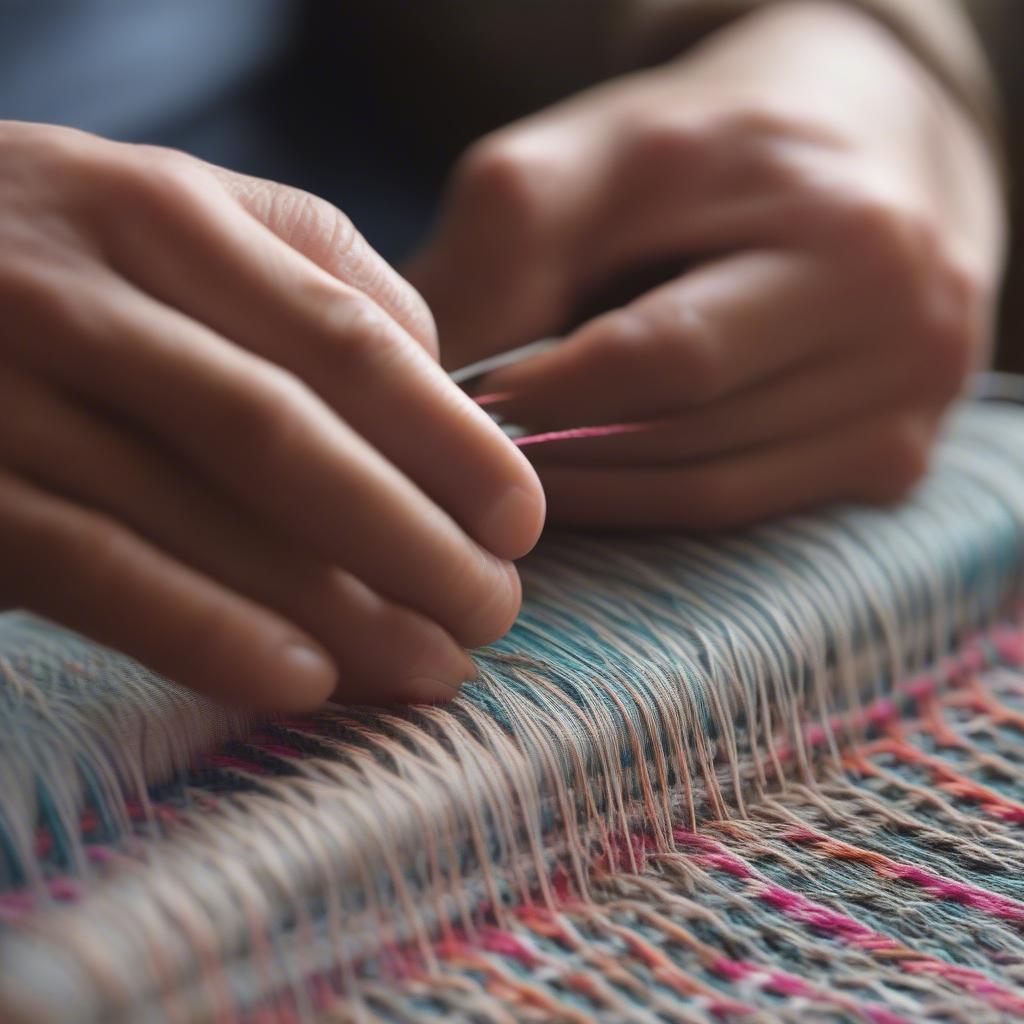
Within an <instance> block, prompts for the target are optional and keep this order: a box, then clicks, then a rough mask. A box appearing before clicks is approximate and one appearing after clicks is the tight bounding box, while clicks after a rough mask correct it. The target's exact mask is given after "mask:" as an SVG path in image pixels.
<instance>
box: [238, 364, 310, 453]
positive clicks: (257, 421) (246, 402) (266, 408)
mask: <svg viewBox="0 0 1024 1024" xmlns="http://www.w3.org/2000/svg"><path fill="white" fill-rule="evenodd" d="M308 399H309V393H308V391H307V389H306V387H305V385H304V384H303V383H302V382H301V381H300V380H299V379H298V378H297V377H294V376H293V375H291V374H290V373H288V372H287V371H285V370H279V369H274V370H272V371H270V372H269V373H267V374H266V376H265V378H264V379H263V380H258V381H251V380H250V381H248V382H247V383H246V385H245V386H244V387H240V388H239V389H238V390H237V392H236V393H235V394H234V395H233V396H231V401H230V402H229V403H226V406H227V407H228V408H229V409H230V413H229V417H228V418H229V423H230V428H229V430H230V433H229V434H228V436H229V437H231V438H233V441H234V444H233V445H232V447H233V448H234V449H235V451H236V452H238V453H239V455H240V457H241V458H242V460H243V461H244V462H245V463H247V464H248V465H249V466H255V468H259V467H261V466H266V465H267V464H278V463H279V462H280V461H281V460H287V459H289V458H290V456H291V455H293V454H294V452H295V451H296V450H297V449H299V448H300V447H301V446H302V443H303V439H304V438H305V437H306V436H307V435H308V431H309V424H308V419H309V417H308V407H307V406H308Z"/></svg>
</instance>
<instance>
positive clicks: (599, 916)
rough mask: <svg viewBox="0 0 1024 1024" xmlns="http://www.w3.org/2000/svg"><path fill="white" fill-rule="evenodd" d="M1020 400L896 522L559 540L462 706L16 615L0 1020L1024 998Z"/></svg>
mask: <svg viewBox="0 0 1024 1024" xmlns="http://www.w3.org/2000/svg"><path fill="white" fill-rule="evenodd" d="M1022 569H1024V412H1022V411H1021V410H1019V409H1017V408H1015V407H1013V406H1011V405H1008V404H1002V403H981V402H967V403H965V404H964V405H963V407H962V408H960V409H959V410H958V411H957V412H956V414H955V415H954V416H953V417H952V419H951V421H950V423H949V425H948V428H947V430H946V434H945V437H944V439H943V441H942V443H941V445H940V448H939V451H938V453H937V456H936V459H935V466H934V469H933V471H932V472H931V474H930V476H929V477H928V478H927V480H926V481H925V482H924V483H923V485H922V486H921V487H920V488H919V489H918V490H917V492H916V493H915V494H914V496H913V497H912V498H911V499H910V500H909V501H907V502H906V503H905V504H902V505H900V506H899V507H897V508H891V509H867V508H860V507H852V506H851V507H837V508H830V509H826V510H823V511H819V512H815V513H814V514H807V515H801V516H797V517H793V518H790V519H787V520H785V521H781V522H777V523H772V524H768V525H765V526H762V527H760V528H758V529H755V530H753V531H750V532H747V533H744V534H740V535H736V536H731V537H727V538H722V539H718V540H714V541H706V540H697V539H693V538H686V537H677V536H676V537H672V536H649V537H632V538H623V537H612V536H593V535H591V536H578V535H571V534H564V535H554V536H550V537H547V538H546V539H545V540H544V541H543V542H542V544H541V546H540V547H539V548H538V550H537V551H536V552H535V553H534V554H533V555H531V556H530V557H529V558H528V559H527V560H526V561H525V562H524V564H523V578H524V586H525V594H526V600H525V604H524V608H523V612H522V615H521V617H520V619H519V621H518V623H517V624H516V626H515V627H514V629H513V630H512V632H511V633H510V634H509V635H508V636H506V637H505V638H504V639H502V640H501V641H500V642H498V643H496V644H494V645H493V646H492V647H489V648H487V649H485V650H482V651H479V652H476V654H475V658H476V660H477V663H478V665H479V668H480V674H479V679H478V681H476V682H475V683H473V684H470V685H467V686H466V687H465V689H464V692H463V694H462V695H461V696H460V697H459V698H458V699H457V700H456V701H455V702H454V703H453V704H451V705H449V706H445V707H417V708H409V709H402V710H394V709H392V710H374V709H369V708H342V707H336V706H328V707H326V708H324V709H323V710H322V711H320V712H319V713H317V714H315V715H312V716H309V717H306V718H269V719H259V720H256V719H253V718H249V717H247V716H244V715H241V714H233V713H229V712H226V711H224V710H221V709H219V708H217V707H214V706H212V705H211V704H209V703H207V702H205V701H204V700H203V699H201V698H200V697H198V696H195V695H193V694H190V693H187V692H184V691H183V690H181V689H179V688H177V687H175V686H174V685H173V684H171V683H170V682H168V681H166V680H163V679H160V678H157V677H154V676H153V675H151V674H149V673H148V672H146V671H145V670H143V669H142V668H140V667H139V666H138V665H136V664H134V663H132V662H131V661H129V660H128V659H126V658H124V657H121V656H119V655H118V654H116V653H114V652H112V651H109V650H106V649H103V648H100V647H97V646H95V645H93V644H91V643H88V642H86V641H85V640H83V639H81V638H79V637H77V636H75V635H72V634H70V633H67V632H65V631H63V630H61V629H59V628H57V627H56V626H54V625H52V624H49V623H46V622H43V621H41V620H38V619H35V618H33V617H31V616H29V615H26V614H21V613H10V614H6V615H4V616H2V617H0V794H2V800H0V1021H3V1022H4V1024H8V1022H32V1024H36V1022H40V1024H42V1022H74V1024H99V1022H118V1024H119V1022H132V1024H135V1022H139V1024H149V1022H154V1024H155V1022H191V1021H196V1022H204V1021H210V1022H221V1021H230V1022H238V1024H262V1022H267V1024H269V1022H271V1021H274V1022H276V1021H310V1022H317V1024H320V1022H323V1024H327V1022H339V1024H340V1022H362V1021H366V1022H412V1021H427V1022H429V1021H442V1020H444V1021H449V1020H452V1021H472V1022H494V1024H499V1022H502V1024H504V1022H513V1021H571V1022H579V1024H583V1022H587V1021H600V1022H606V1021H607V1022H637V1024H640V1022H643V1024H654V1022H720V1021H727V1022H731V1021H743V1022H748V1021H801V1022H806V1021H833V1020H834V1021H867V1022H871V1024H896V1022H901V1021H905V1022H912V1021H924V1020H936V1021H971V1022H972V1024H978V1022H982V1021H996V1020H1009V1019H1013V1018H1015V1017H1018V1016H1024V833H1022V825H1024V620H1022V614H1021V596H1022Z"/></svg>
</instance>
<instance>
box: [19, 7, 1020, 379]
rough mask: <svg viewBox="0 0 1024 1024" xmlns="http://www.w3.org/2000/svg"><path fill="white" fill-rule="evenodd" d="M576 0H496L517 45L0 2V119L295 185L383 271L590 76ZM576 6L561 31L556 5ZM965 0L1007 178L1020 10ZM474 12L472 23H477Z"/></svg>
mask: <svg viewBox="0 0 1024 1024" xmlns="http://www.w3.org/2000/svg"><path fill="white" fill-rule="evenodd" d="M591 2H592V0H580V2H579V3H577V4H575V5H574V4H572V3H570V4H547V3H542V2H537V0H509V4H508V5H506V6H507V7H509V8H510V9H511V8H514V7H515V6H516V5H523V4H529V5H530V7H531V10H530V23H531V25H532V32H531V35H530V37H529V38H523V39H522V40H517V39H516V36H515V33H516V32H517V31H518V29H517V25H518V24H520V23H521V22H522V21H523V19H521V18H518V19H517V18H516V17H515V16H514V15H510V16H509V17H508V18H507V19H505V21H502V18H501V17H500V16H499V17H497V18H496V17H494V14H495V9H496V8H498V9H500V6H501V5H496V4H484V5H475V0H464V2H462V3H461V4H460V3H459V2H458V0H420V2H416V0H412V2H408V0H371V2H362V3H356V2H346V0H305V2H304V0H144V2H140V0H0V118H15V119H22V120H30V121H42V122H49V123H59V124H70V125H75V126H77V127H80V128H84V129H86V130H89V131H93V132H96V133H98V134H101V135H105V136H108V137H111V138H117V139H126V140H132V141H145V142H152V143H156V144H160V145H168V146H174V147H178V148H181V149H184V150H186V151H188V152H191V153H194V154H195V155H197V156H200V157H202V158H204V159H206V160H210V161H212V162H214V163H219V164H224V165H226V166H228V167H231V168H234V169H236V170H240V171H245V172H248V173H251V174H256V175H259V176H261V177H267V178H273V179H275V180H279V181H285V182H288V183H289V184H293V185H298V186H300V187H302V188H306V189H308V190H310V191H312V192H315V193H317V194H319V195H322V196H324V197H326V198H328V199H330V200H331V201H332V202H334V203H335V204H336V205H338V206H340V207H341V208H342V209H344V210H345V212H346V213H347V214H348V215H349V216H350V217H351V218H352V219H353V220H354V221H355V223H356V224H357V226H358V227H359V228H360V230H361V231H362V232H363V234H365V235H366V236H367V238H368V239H369V240H370V242H371V243H372V244H373V245H374V246H375V247H376V248H377V249H378V250H379V251H380V252H381V253H382V254H383V255H384V256H385V257H387V258H388V259H390V260H392V261H395V262H397V261H399V260H400V259H401V258H402V257H403V256H404V255H405V254H407V253H408V252H409V250H410V249H411V248H412V247H413V246H414V245H415V243H416V241H417V240H418V239H419V237H420V236H421V235H422V234H423V233H424V231H425V230H426V227H427V225H428V222H429V217H430V214H431V209H432V207H433V205H434V203H435V202H436V199H437V194H438V191H439V188H440V185H441V182H442V181H443V178H444V175H445V172H446V171H447V169H448V167H449V166H450V164H451V162H452V160H453V159H454V158H455V156H456V155H457V154H458V153H459V152H460V151H461V149H462V148H463V147H464V146H465V145H466V144H467V143H468V142H470V141H471V140H472V139H473V138H475V137H477V136H478V135H479V134H481V133H483V132H484V131H487V130H488V129H490V128H493V127H496V126H497V125H499V124H502V123H504V122H505V121H507V120H510V119H512V118H514V117H516V116H519V115H520V114H522V113H525V112H527V111H529V110H530V109H534V108H536V107H537V106H540V105H543V104H544V103H547V102H550V101H551V100H553V99H555V98H557V97H559V96H560V95H564V94H565V93H567V92H570V91H573V90H574V89H577V88H579V87H581V86H582V85H585V84H587V81H588V79H589V80H596V79H597V78H598V77H599V76H600V70H599V67H600V61H599V57H600V56H601V53H600V51H601V47H602V45H603V43H602V40H601V38H600V33H601V32H602V31H604V32H606V31H607V26H602V25H600V24H599V21H600V19H599V18H597V17H594V18H592V19H588V18H586V17H582V18H581V17H579V14H580V5H581V4H582V5H583V7H586V6H587V5H588V4H590V3H591ZM911 2H913V0H911ZM917 2H918V3H919V4H924V5H927V4H928V3H930V2H932V0H917ZM574 6H575V16H574V18H573V25H572V30H571V32H570V33H567V32H566V31H565V28H566V26H565V25H564V24H560V23H559V20H560V14H559V12H561V13H562V14H564V13H565V11H566V9H567V8H573V7H574ZM597 6H600V5H597ZM965 6H966V7H967V9H968V11H969V13H970V14H971V16H972V18H973V19H974V20H975V22H976V24H977V26H978V29H979V31H980V33H981V35H982V37H983V39H984V40H985V43H986V47H987V49H988V52H989V54H990V58H991V61H992V64H993V67H994V70H995V71H996V74H997V77H998V80H999V82H1000V85H1001V89H1002V93H1003V111H1004V137H1005V146H1006V152H1007V156H1008V162H1009V166H1010V169H1011V177H1012V178H1014V179H1015V178H1016V177H1017V176H1018V169H1019V168H1024V113H1022V112H1024V61H1022V60H1021V57H1020V54H1021V46H1022V44H1024V0H1020V2H1013V0H966V3H965ZM481 7H486V8H489V14H488V16H487V18H483V17H477V13H478V12H479V10H480V9H481ZM596 9H597V7H592V8H591V10H596ZM453 11H457V14H458V17H457V18H456V17H448V16H446V14H445V12H447V15H451V14H452V12H453ZM563 20H564V19H563ZM545 22H548V23H550V25H549V27H550V32H545V31H544V28H543V26H544V25H545ZM538 24H539V25H541V26H542V28H541V30H540V31H538V30H537V25H538ZM495 32H498V33H501V34H502V36H503V38H502V46H501V63H500V65H499V63H498V62H496V61H495V60H494V59H493V51H494V46H493V45H492V44H493V42H494V40H493V39H491V38H489V34H491V35H493V34H494V33H495ZM474 33H476V35H475V36H474ZM567 38H568V40H569V41H568V44H567ZM547 39H552V40H553V39H558V44H559V46H560V47H561V50H562V51H563V52H564V50H565V47H566V46H567V45H568V46H569V47H570V49H571V50H572V51H573V52H572V54H571V57H572V60H570V61H569V62H568V63H566V62H565V61H564V60H558V59H554V58H553V57H551V55H550V54H546V53H545V49H544V48H545V45H546V43H545V41H546V40H547ZM455 53H458V54H459V58H460V59H455V58H454V57H453V54H455ZM467 54H474V55H476V60H475V62H474V61H473V60H466V59H465V57H466V55H467ZM570 68H571V72H570V70H568V69H570ZM481 83H485V87H482V85H481ZM1010 221H1011V229H1012V237H1013V253H1012V258H1011V261H1010V267H1009V271H1008V275H1007V280H1006V285H1005V288H1004V292H1003V302H1002V323H1001V330H1000V344H999V351H998V355H997V362H998V364H999V366H1000V367H1001V368H1004V369H1012V370H1016V371H1019V372H1024V245H1022V243H1021V239H1022V237H1024V202H1022V201H1021V190H1020V189H1018V188H1012V189H1011V195H1010Z"/></svg>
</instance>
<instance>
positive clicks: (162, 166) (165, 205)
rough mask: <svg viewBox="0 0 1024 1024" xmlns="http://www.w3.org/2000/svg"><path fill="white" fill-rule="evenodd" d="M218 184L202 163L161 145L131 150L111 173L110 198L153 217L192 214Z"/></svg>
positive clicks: (108, 172)
mask: <svg viewBox="0 0 1024 1024" xmlns="http://www.w3.org/2000/svg"><path fill="white" fill-rule="evenodd" d="M119 156H120V155H119ZM215 184H216V183H215V182H214V180H213V179H212V178H211V177H210V175H209V174H208V172H206V171H204V170H203V167H202V164H200V162H199V161H198V160H195V159H193V158H192V157H190V156H188V155H187V154H185V153H181V152H179V151H177V150H172V149H162V148H161V147H158V146H137V147H131V151H130V153H129V155H128V156H127V157H124V156H120V159H118V160H117V161H116V162H114V163H113V164H112V165H111V166H110V167H109V168H108V170H107V185H108V196H109V198H110V199H111V200H112V201H113V202H115V203H117V204H118V206H119V207H122V208H123V207H124V206H125V205H127V206H128V208H130V209H132V210H133V211H135V212H136V213H142V214H143V215H150V216H152V215H162V216H166V215H167V214H175V213H177V214H181V213H184V212H187V211H191V210H193V209H194V208H195V207H196V206H197V205H199V204H200V203H201V201H202V200H203V199H204V198H205V197H206V196H207V195H208V194H209V190H210V188H211V186H214V187H215Z"/></svg>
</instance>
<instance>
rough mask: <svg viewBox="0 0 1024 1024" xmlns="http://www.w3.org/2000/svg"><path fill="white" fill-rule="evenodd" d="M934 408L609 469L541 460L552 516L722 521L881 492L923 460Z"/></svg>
mask: <svg viewBox="0 0 1024 1024" xmlns="http://www.w3.org/2000/svg"><path fill="white" fill-rule="evenodd" d="M934 431H935V422H934V418H929V417H923V416H920V415H915V414H898V415H888V416H885V417H881V418H878V419H876V420H874V421H872V422H870V423H865V422H863V421H861V420H853V421H850V422H848V423H846V424H844V425H843V426H841V427H839V428H836V429H834V430H832V431H831V432H828V433H825V434H819V435H815V436H811V437H805V438H803V439H801V440H800V441H796V442H791V443H786V444H782V445H778V446H773V447H769V448H758V449H753V450H750V451H746V452H742V453H739V454H736V455H731V456H727V457H725V458H718V459H714V458H713V459H708V460H703V461H698V462H693V463H682V464H679V465H675V466H666V467H656V468H641V469H618V468H588V467H575V466H573V467H568V466H543V467H541V478H542V480H543V481H544V487H545V490H546V492H547V495H548V502H549V507H550V509H551V515H552V517H553V520H554V521H556V522H559V523H565V524H572V525H575V526H587V527H602V528H606V527H628V528H635V529H669V530H677V529H682V530H693V531H700V532H718V531H723V530H732V529H736V528H739V527H743V526H747V525H750V524H752V523H756V522H760V521H762V520H765V519H771V518H774V517H776V516H780V515H784V514H787V513H790V512H795V511H798V510H801V509H804V508H809V507H811V506H813V505H817V504H820V503H822V502H831V501H868V502H889V501H893V500H896V499H898V498H901V497H903V496H904V495H905V494H906V493H907V492H908V490H909V489H910V488H911V487H912V486H913V484H915V483H916V482H917V480H918V479H919V478H920V477H921V475H922V473H923V472H924V470H925V467H926V465H927V459H928V452H929V450H930V447H931V440H932V438H933V436H934Z"/></svg>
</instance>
